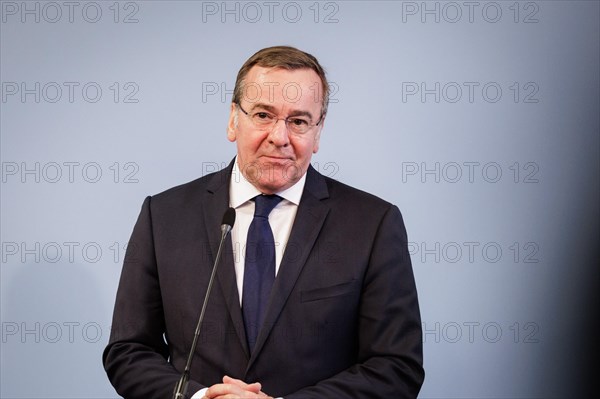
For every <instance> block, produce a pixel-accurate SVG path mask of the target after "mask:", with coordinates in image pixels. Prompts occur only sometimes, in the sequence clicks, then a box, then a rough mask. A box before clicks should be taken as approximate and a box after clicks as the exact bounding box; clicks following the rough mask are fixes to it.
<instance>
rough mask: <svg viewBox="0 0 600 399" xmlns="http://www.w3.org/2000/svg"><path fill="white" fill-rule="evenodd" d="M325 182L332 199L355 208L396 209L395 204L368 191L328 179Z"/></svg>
mask: <svg viewBox="0 0 600 399" xmlns="http://www.w3.org/2000/svg"><path fill="white" fill-rule="evenodd" d="M324 178H325V182H326V184H327V189H328V190H329V195H330V199H332V200H334V201H336V202H340V203H345V204H348V205H354V206H363V207H366V208H369V210H371V211H372V210H374V209H381V210H382V211H384V212H385V211H387V210H388V209H389V208H390V207H395V205H394V204H392V203H390V202H388V201H386V200H384V199H382V198H380V197H378V196H376V195H374V194H371V193H368V192H366V191H363V190H360V189H358V188H356V187H352V186H350V185H348V184H345V183H342V182H340V181H338V180H335V179H332V178H330V177H326V176H324Z"/></svg>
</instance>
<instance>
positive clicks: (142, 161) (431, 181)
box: [0, 1, 600, 398]
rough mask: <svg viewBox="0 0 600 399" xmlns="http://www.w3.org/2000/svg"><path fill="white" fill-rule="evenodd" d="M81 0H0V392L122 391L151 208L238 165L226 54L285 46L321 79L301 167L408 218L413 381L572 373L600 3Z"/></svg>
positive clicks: (589, 258) (595, 235)
mask: <svg viewBox="0 0 600 399" xmlns="http://www.w3.org/2000/svg"><path fill="white" fill-rule="evenodd" d="M73 4H74V5H72V6H67V5H65V4H64V2H55V3H48V2H35V1H30V2H25V3H24V2H7V1H3V2H2V5H1V6H2V23H1V39H0V45H1V53H0V55H1V63H0V67H1V72H0V73H1V76H0V77H1V81H2V102H1V103H0V105H1V115H0V116H1V125H0V128H1V147H2V148H1V158H2V159H1V160H2V192H1V220H2V225H1V234H2V237H1V241H2V254H1V256H2V264H1V280H2V281H1V297H0V298H1V301H2V302H1V319H2V341H1V363H0V367H1V371H0V385H1V391H0V396H1V397H2V398H52V397H54V398H59V397H60V398H114V397H116V396H117V395H116V393H115V392H114V390H113V388H112V387H111V386H110V384H109V382H108V380H107V379H106V376H105V374H104V370H103V368H102V365H101V353H102V350H103V348H104V346H105V345H106V343H107V341H108V334H109V329H110V323H111V316H112V307H113V304H114V296H115V293H116V288H117V283H118V278H119V274H120V269H121V263H122V259H123V253H124V251H123V248H124V246H125V245H126V243H127V240H128V238H129V235H130V233H131V229H132V227H133V224H134V222H135V219H136V217H137V214H138V211H139V207H140V205H141V203H142V200H143V198H144V197H145V196H146V195H149V194H155V193H157V192H160V191H162V190H165V189H167V188H169V187H171V186H174V185H177V184H180V183H184V182H187V181H189V180H192V179H194V178H196V177H198V176H201V175H203V174H206V173H208V172H211V171H214V168H215V165H224V164H226V163H228V162H229V161H230V159H231V158H232V157H233V155H234V153H235V146H234V145H233V144H231V143H229V142H228V141H227V140H226V135H225V127H226V123H227V116H228V112H229V102H230V101H231V90H232V89H233V85H234V81H235V76H236V73H237V70H238V69H239V67H240V66H241V64H242V63H243V62H244V61H245V60H246V59H247V58H248V57H249V56H250V55H251V54H253V53H254V52H255V51H256V50H258V49H260V48H262V47H266V46H271V45H276V44H290V45H293V46H296V47H299V48H301V49H303V50H306V51H308V52H310V53H312V54H314V55H315V56H316V57H317V58H318V59H319V60H320V62H321V63H322V65H324V66H325V68H326V69H327V72H328V76H329V79H330V80H331V81H332V82H334V83H335V85H334V87H335V89H336V91H335V93H334V94H333V95H332V103H331V104H330V108H329V110H330V111H329V114H328V116H327V120H326V123H325V128H324V130H323V135H322V141H321V149H320V151H319V153H318V154H316V156H315V157H314V158H313V164H314V165H315V167H316V168H317V169H318V170H320V171H321V172H322V173H324V174H326V175H329V176H332V177H334V178H336V179H339V180H341V181H343V182H346V183H348V184H351V185H353V186H355V187H358V188H361V189H364V190H366V191H369V192H372V193H374V194H376V195H379V196H381V197H383V198H385V199H387V200H389V201H391V202H393V203H395V204H397V205H398V206H399V207H400V209H401V210H402V212H403V215H404V218H405V222H406V226H407V229H408V233H409V241H410V243H411V244H410V249H411V253H412V260H413V267H414V271H415V277H416V281H417V286H418V290H419V295H420V303H421V312H422V319H423V323H424V328H425V335H424V349H425V369H426V373H427V374H426V380H425V384H424V386H423V389H422V392H421V395H420V397H421V398H467V397H468V398H472V397H477V398H499V397H503V398H525V397H536V398H541V397H544V398H547V397H574V396H573V394H574V390H576V389H577V387H581V386H582V384H584V383H585V382H586V378H585V375H584V376H583V377H581V374H582V373H583V372H585V370H586V363H585V360H584V358H585V356H584V355H585V354H586V353H588V352H589V350H590V349H589V348H588V347H587V344H588V339H589V338H591V335H592V333H594V332H595V330H594V326H595V324H594V323H595V319H596V318H597V316H596V311H597V306H596V304H595V302H594V301H593V300H594V299H596V298H595V297H594V296H593V295H592V293H593V292H592V288H594V287H592V281H593V280H594V279H596V278H597V271H596V262H597V261H598V242H599V225H598V220H599V214H598V204H599V199H600V198H599V185H598V171H599V165H600V164H599V148H600V142H599V132H600V124H599V116H598V110H599V109H600V107H599V105H600V104H599V98H600V95H599V94H600V90H599V71H600V65H599V37H600V30H599V15H600V14H599V12H600V9H599V3H598V2H596V1H581V2H562V1H536V2H513V1H507V2H504V1H499V2H479V1H478V2H474V3H469V4H470V5H468V4H466V3H465V2H462V1H461V2H451V3H448V2H426V3H423V2H394V1H374V2H367V1H348V2H346V1H338V2H319V3H316V2H313V1H307V2H303V1H302V2H296V3H293V2H292V3H290V2H273V3H272V5H270V6H269V5H265V3H264V2H260V1H259V2H256V3H245V2H228V3H227V4H224V3H222V2H199V1H174V2H167V1H137V2H120V3H115V2H113V1H107V2H104V1H100V2H96V3H94V2H74V3H73ZM69 7H72V8H71V9H69ZM269 7H271V8H269ZM26 10H33V11H32V13H27V12H26ZM98 10H100V11H101V14H97V11H98ZM117 10H118V15H117V13H116V12H117ZM226 10H232V11H231V12H229V13H228V12H224V11H226ZM269 10H271V14H270V13H269ZM427 10H430V11H431V10H432V12H431V13H429V12H427ZM70 11H72V14H70ZM317 11H318V12H317ZM58 12H60V14H59V13H58ZM298 12H300V13H298ZM498 12H500V14H499V13H498ZM436 14H437V15H436ZM36 18H38V19H39V22H38V21H36ZM436 19H437V21H436ZM115 20H116V21H117V22H115ZM94 21H95V22H94ZM126 21H127V23H125V22H126ZM36 82H39V86H38V87H39V88H38V89H36ZM52 82H54V83H52ZM69 82H71V83H69ZM115 82H116V85H115ZM515 82H516V83H515ZM436 83H438V84H439V86H438V87H439V89H437V90H436ZM22 84H23V85H24V86H23V85H22ZM86 85H87V86H86ZM57 87H58V88H60V89H61V94H62V95H61V96H60V98H59V97H58V92H57ZM69 87H72V88H73V93H72V98H69V94H70V93H69ZM84 87H86V90H85V91H84V90H83V88H84ZM97 87H99V88H100V89H101V91H102V93H101V96H98V97H97V98H96V91H95V90H96V88H97ZM117 87H118V93H117ZM469 87H471V88H473V92H472V93H469ZM457 88H460V90H461V96H459V92H458V91H457ZM484 88H485V90H484ZM498 88H499V89H500V90H501V95H500V96H498V95H497V94H498V93H499V92H498V91H497V90H498ZM23 89H26V90H30V92H29V94H24V95H23ZM415 90H418V92H416V93H415ZM423 90H426V91H425V94H424V95H423ZM427 90H429V91H427ZM215 91H217V92H216V93H215ZM470 94H472V97H470ZM36 96H37V97H39V98H37V99H36ZM436 96H437V98H436ZM96 99H97V101H96V102H93V101H95V100H96ZM36 100H38V101H37V102H36ZM55 100H56V101H55ZM53 101H55V102H53ZM436 168H437V169H436ZM27 170H30V171H31V172H27ZM117 171H118V173H117ZM428 171H429V172H428ZM70 172H72V173H71V174H70ZM98 172H100V173H101V175H97V173H98ZM498 173H501V175H498ZM96 180H97V181H96ZM94 181H96V182H94ZM515 243H516V244H515ZM98 250H99V251H101V252H97V251H98ZM471 250H472V251H471ZM498 250H501V252H498Z"/></svg>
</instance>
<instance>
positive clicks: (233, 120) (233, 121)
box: [227, 103, 237, 142]
mask: <svg viewBox="0 0 600 399" xmlns="http://www.w3.org/2000/svg"><path fill="white" fill-rule="evenodd" d="M236 131H237V106H236V105H235V103H231V109H230V110H229V122H228V123H227V140H229V141H231V142H234V141H235V139H236V138H237V136H236Z"/></svg>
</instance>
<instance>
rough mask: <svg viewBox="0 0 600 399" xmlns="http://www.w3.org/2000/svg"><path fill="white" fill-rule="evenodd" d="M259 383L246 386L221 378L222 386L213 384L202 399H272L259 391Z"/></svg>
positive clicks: (233, 380)
mask: <svg viewBox="0 0 600 399" xmlns="http://www.w3.org/2000/svg"><path fill="white" fill-rule="evenodd" d="M261 388H262V386H261V384H260V382H254V383H252V384H247V383H245V382H244V381H242V380H237V379H235V378H231V377H229V376H224V377H223V383H222V384H215V385H213V386H211V387H210V388H208V390H207V391H206V393H205V394H204V398H203V399H254V398H261V399H273V398H272V397H271V396H269V395H267V394H266V393H264V392H262V391H261Z"/></svg>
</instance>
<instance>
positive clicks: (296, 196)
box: [229, 157, 306, 208]
mask: <svg viewBox="0 0 600 399" xmlns="http://www.w3.org/2000/svg"><path fill="white" fill-rule="evenodd" d="M305 182H306V173H304V175H302V177H301V178H300V180H298V181H297V182H296V183H295V184H294V185H293V186H291V187H289V188H287V189H285V190H283V191H280V192H278V193H275V194H277V195H278V196H280V197H281V198H283V199H285V200H287V201H289V202H291V203H293V204H295V205H300V198H301V197H302V191H303V190H304V183H305ZM260 194H261V192H260V191H259V190H258V189H257V188H256V187H254V186H253V185H252V183H250V182H249V181H248V180H247V179H246V177H245V176H244V174H243V173H242V172H241V171H240V168H239V167H238V163H237V157H236V158H235V162H234V163H233V170H232V171H231V180H230V183H229V202H230V204H229V205H230V206H232V207H233V208H237V207H238V206H240V205H242V204H244V203H245V202H247V201H250V200H251V199H252V198H254V197H256V196H257V195H260Z"/></svg>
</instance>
